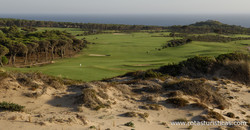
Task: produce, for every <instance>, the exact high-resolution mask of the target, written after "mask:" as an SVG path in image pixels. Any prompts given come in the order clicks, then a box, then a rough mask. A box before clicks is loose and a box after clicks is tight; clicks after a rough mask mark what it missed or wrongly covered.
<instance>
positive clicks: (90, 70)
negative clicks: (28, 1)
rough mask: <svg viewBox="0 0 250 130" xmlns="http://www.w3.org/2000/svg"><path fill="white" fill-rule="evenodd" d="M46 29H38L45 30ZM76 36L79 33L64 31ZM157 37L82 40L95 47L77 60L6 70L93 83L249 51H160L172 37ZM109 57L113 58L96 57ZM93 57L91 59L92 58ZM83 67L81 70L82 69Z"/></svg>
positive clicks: (234, 46)
mask: <svg viewBox="0 0 250 130" xmlns="http://www.w3.org/2000/svg"><path fill="white" fill-rule="evenodd" d="M42 29H43V28H39V30H42ZM65 30H67V31H69V32H71V33H73V34H78V33H82V31H81V30H78V29H65ZM152 35H157V34H154V33H151V34H150V33H131V34H126V33H118V34H117V33H116V34H112V33H111V34H98V35H89V36H81V37H78V38H83V37H85V38H86V39H87V40H88V41H90V42H94V43H96V44H91V45H88V48H86V49H84V50H83V51H82V52H81V54H80V55H79V56H77V57H74V58H68V59H63V60H57V61H56V63H54V64H50V65H46V66H42V67H32V68H9V67H8V68H6V69H7V70H19V71H41V72H43V73H45V74H49V75H54V76H60V77H65V78H70V79H76V80H83V81H92V80H100V79H103V78H109V77H113V76H117V75H121V74H124V73H126V72H129V71H134V70H146V69H149V68H157V67H160V66H162V65H165V64H168V63H172V62H180V61H182V60H185V59H186V58H188V57H192V56H195V55H208V56H216V55H219V54H222V53H228V52H234V51H237V50H241V51H247V49H246V46H249V45H250V42H249V41H237V42H236V43H235V42H230V43H216V42H192V43H190V44H186V45H183V46H179V47H173V48H167V49H163V50H160V51H159V50H157V49H158V48H161V45H162V44H164V43H166V41H167V40H171V39H172V38H170V37H151V36H152ZM93 54H98V55H110V56H93ZM90 55H92V56H90ZM80 64H82V67H80Z"/></svg>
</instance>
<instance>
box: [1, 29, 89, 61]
mask: <svg viewBox="0 0 250 130" xmlns="http://www.w3.org/2000/svg"><path fill="white" fill-rule="evenodd" d="M35 30H36V29H35V28H22V30H20V29H19V28H18V27H17V26H15V25H14V26H10V27H3V28H0V58H1V59H0V64H1V66H3V64H7V63H8V64H11V65H15V64H16V62H17V60H18V63H19V64H25V65H26V64H35V63H41V62H49V61H52V60H54V59H55V58H57V57H60V58H64V57H65V56H72V55H73V54H75V53H76V52H79V51H80V50H81V49H83V48H84V47H86V44H88V42H87V41H86V40H84V39H83V40H79V39H76V38H75V37H74V36H73V35H71V34H70V33H67V32H66V31H58V30H51V31H44V32H34V31H35ZM7 57H8V59H7ZM16 57H19V58H18V59H17V58H16ZM16 59H17V60H16Z"/></svg>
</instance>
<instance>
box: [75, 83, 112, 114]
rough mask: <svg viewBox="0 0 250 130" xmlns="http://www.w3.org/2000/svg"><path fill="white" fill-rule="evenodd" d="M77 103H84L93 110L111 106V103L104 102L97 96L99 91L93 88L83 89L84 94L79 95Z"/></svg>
mask: <svg viewBox="0 0 250 130" xmlns="http://www.w3.org/2000/svg"><path fill="white" fill-rule="evenodd" d="M77 103H80V104H83V105H84V106H85V107H87V108H90V109H92V110H99V109H101V108H105V107H109V105H107V104H104V103H103V102H102V101H101V100H100V99H99V98H98V97H97V92H96V91H95V90H94V89H91V88H86V89H84V90H83V91H82V94H81V95H80V96H79V97H78V100H77Z"/></svg>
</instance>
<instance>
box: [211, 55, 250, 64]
mask: <svg viewBox="0 0 250 130" xmlns="http://www.w3.org/2000/svg"><path fill="white" fill-rule="evenodd" d="M215 59H216V61H217V62H219V63H223V62H225V61H227V60H230V61H241V60H249V59H250V56H249V55H247V54H243V53H228V54H221V55H219V56H217V57H216V58H215Z"/></svg>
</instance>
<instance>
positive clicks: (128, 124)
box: [124, 121, 135, 127]
mask: <svg viewBox="0 0 250 130" xmlns="http://www.w3.org/2000/svg"><path fill="white" fill-rule="evenodd" d="M124 125H125V126H128V127H135V124H134V123H133V122H131V121H130V122H127V123H125V124H124Z"/></svg>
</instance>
